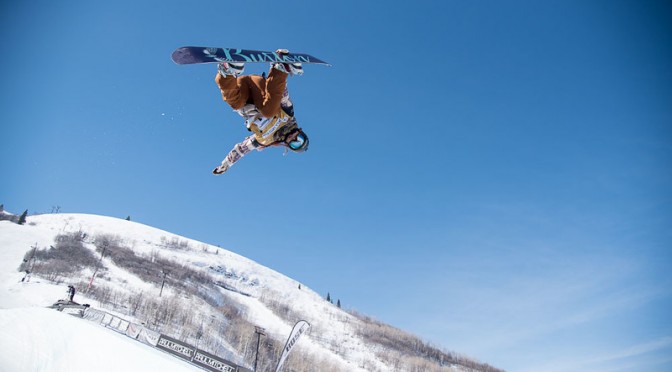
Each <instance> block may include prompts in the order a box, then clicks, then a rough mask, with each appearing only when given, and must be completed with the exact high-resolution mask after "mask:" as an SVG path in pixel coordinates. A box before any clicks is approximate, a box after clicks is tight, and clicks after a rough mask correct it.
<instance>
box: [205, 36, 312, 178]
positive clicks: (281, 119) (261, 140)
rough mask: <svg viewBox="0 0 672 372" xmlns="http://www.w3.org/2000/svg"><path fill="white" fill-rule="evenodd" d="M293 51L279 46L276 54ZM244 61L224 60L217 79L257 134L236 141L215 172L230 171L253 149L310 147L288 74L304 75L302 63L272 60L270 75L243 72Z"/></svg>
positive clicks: (232, 105)
mask: <svg viewBox="0 0 672 372" xmlns="http://www.w3.org/2000/svg"><path fill="white" fill-rule="evenodd" d="M287 53H289V51H288V50H286V49H278V50H277V51H276V54H278V55H283V54H287ZM244 68H245V64H244V63H236V62H222V63H220V64H218V65H217V70H218V72H217V75H216V77H215V82H216V83H217V86H218V87H219V89H220V91H221V93H222V98H223V99H224V101H225V102H226V103H228V104H229V106H231V108H232V109H234V110H235V111H236V112H238V114H240V115H241V116H242V117H243V118H245V125H246V127H247V129H248V130H249V131H250V132H252V133H253V134H252V135H250V136H248V137H247V138H245V140H243V141H242V142H240V143H238V144H236V145H235V146H234V147H233V149H232V150H231V151H230V152H229V154H228V155H227V156H226V158H224V160H223V161H222V164H221V165H220V166H218V167H217V168H215V169H214V170H213V171H212V173H213V174H216V175H219V174H223V173H224V172H226V171H227V170H228V169H229V168H230V167H231V166H232V165H233V164H235V163H236V162H237V161H238V160H240V159H241V158H242V157H243V156H245V155H246V154H248V153H249V152H250V151H252V150H255V149H256V150H257V151H261V150H263V149H265V148H267V147H270V146H286V147H287V148H288V149H289V150H292V151H294V152H304V151H306V150H308V136H306V134H305V133H304V132H303V130H302V129H301V128H299V126H298V125H297V122H296V119H295V118H294V106H293V105H292V102H291V100H290V99H289V94H288V92H287V77H288V76H290V75H292V76H299V75H302V74H303V67H302V66H301V63H281V62H274V63H271V69H270V72H269V73H268V77H267V78H264V77H263V76H259V75H243V76H240V75H241V74H242V73H243V70H244Z"/></svg>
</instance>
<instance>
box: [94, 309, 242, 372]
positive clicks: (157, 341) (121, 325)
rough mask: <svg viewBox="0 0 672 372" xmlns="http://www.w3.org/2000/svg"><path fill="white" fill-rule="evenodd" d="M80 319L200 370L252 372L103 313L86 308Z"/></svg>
mask: <svg viewBox="0 0 672 372" xmlns="http://www.w3.org/2000/svg"><path fill="white" fill-rule="evenodd" d="M82 318H84V319H86V320H88V321H91V322H95V323H98V324H100V325H102V326H105V327H107V328H109V329H112V330H114V331H116V332H119V333H121V334H124V335H126V336H128V337H130V338H132V339H134V340H137V341H140V342H142V343H144V344H147V345H150V346H152V347H155V348H157V349H159V350H162V351H165V352H168V353H170V354H172V355H174V356H176V357H179V358H181V359H183V360H186V361H187V362H189V363H191V364H193V365H195V366H197V367H200V368H202V369H205V370H208V371H213V372H252V370H250V369H247V368H245V367H242V366H239V365H236V364H234V363H232V362H229V361H228V360H224V359H222V358H220V357H218V356H216V355H212V354H210V353H207V352H205V351H203V350H200V349H198V348H196V347H194V346H191V345H189V344H187V343H185V342H182V341H180V340H177V339H174V338H172V337H169V336H166V335H163V334H160V333H158V332H155V331H152V330H151V329H148V328H145V327H144V326H143V325H140V324H135V323H131V322H129V321H127V320H125V319H122V318H120V317H118V316H116V315H112V314H110V313H107V312H105V311H101V310H96V309H92V308H87V309H85V310H84V313H83V315H82Z"/></svg>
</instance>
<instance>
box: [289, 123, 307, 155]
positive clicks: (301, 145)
mask: <svg viewBox="0 0 672 372" xmlns="http://www.w3.org/2000/svg"><path fill="white" fill-rule="evenodd" d="M297 130H298V132H299V134H298V135H297V136H296V138H294V139H293V140H291V141H289V142H287V147H289V149H290V150H292V151H294V152H304V151H306V150H308V143H309V142H310V141H308V136H306V134H305V133H303V131H302V130H301V129H297Z"/></svg>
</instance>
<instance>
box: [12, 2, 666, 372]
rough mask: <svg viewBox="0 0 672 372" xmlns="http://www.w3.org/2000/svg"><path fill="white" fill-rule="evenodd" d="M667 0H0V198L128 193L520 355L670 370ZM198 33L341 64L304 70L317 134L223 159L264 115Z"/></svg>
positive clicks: (354, 301)
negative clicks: (197, 58)
mask: <svg viewBox="0 0 672 372" xmlns="http://www.w3.org/2000/svg"><path fill="white" fill-rule="evenodd" d="M670 8H671V7H670V5H669V2H668V3H667V4H666V2H664V1H636V0H633V1H619V0H614V1H607V0H604V1H588V0H581V1H571V0H570V1H506V2H504V1H483V0H478V1H466V0H465V1H440V0H437V1H426V0H419V1H412V2H401V1H399V2H390V1H387V2H380V1H369V0H356V1H355V0H346V1H331V2H323V1H294V0H286V1H281V2H279V1H273V2H264V1H244V2H241V1H223V0H220V1H214V0H209V1H205V0H204V1H174V0H168V1H166V0H164V1H135V0H134V1H129V0H118V1H105V2H103V1H12V2H3V3H2V5H0V37H1V40H2V45H3V49H2V56H1V59H2V64H1V67H2V68H1V69H0V73H1V74H2V75H1V78H2V91H1V94H2V95H1V100H0V104H1V106H0V120H1V123H2V131H1V132H0V138H1V145H2V149H3V151H2V153H3V156H2V162H1V163H0V174H1V175H2V187H0V203H4V205H5V207H6V209H8V210H10V211H14V212H16V213H20V212H22V211H23V210H24V209H28V210H29V211H30V212H31V213H43V212H50V211H51V210H52V207H54V206H59V207H60V210H61V211H62V212H73V213H92V214H101V215H109V216H116V217H121V218H125V217H126V216H128V215H130V216H131V218H132V219H133V220H135V221H138V222H142V223H146V224H148V225H152V226H155V227H159V228H162V229H165V230H169V231H172V232H175V233H178V234H181V235H184V236H187V237H190V238H194V239H198V240H201V241H205V242H208V243H212V244H218V245H221V246H222V247H224V248H227V249H230V250H233V251H235V252H238V253H240V254H243V255H245V256H248V257H250V258H252V259H254V260H256V261H258V262H260V263H262V264H264V265H266V266H269V267H271V268H273V269H276V270H278V271H280V272H282V273H284V274H287V275H289V276H290V277H293V278H295V279H297V280H300V281H302V282H304V283H305V285H307V286H310V287H312V288H313V289H315V290H317V291H318V292H321V293H324V294H325V295H326V294H327V292H330V293H331V295H332V296H333V297H334V298H338V299H341V301H342V303H343V305H344V306H345V307H348V308H354V309H356V310H358V311H361V312H363V313H366V314H368V315H372V316H374V317H376V318H378V319H380V320H383V321H385V322H388V323H391V324H393V325H395V326H398V327H400V328H403V329H405V330H408V331H411V332H413V333H415V334H417V335H419V336H421V337H423V338H425V339H427V340H430V341H432V342H434V343H436V344H438V345H440V346H442V347H445V348H447V349H449V350H453V351H457V352H462V353H465V354H467V355H470V356H473V357H476V358H479V359H480V360H481V361H483V362H487V363H490V364H492V365H494V366H497V367H500V368H505V369H507V370H511V371H578V370H582V371H588V370H590V371H615V370H619V371H643V370H646V371H670V370H672V316H671V315H670V314H672V169H671V164H672V163H671V161H672V30H671V27H670V24H671V22H672V18H671V14H672V13H671V9H670ZM183 45H212V46H228V47H240V48H250V49H267V50H275V49H277V48H288V49H290V50H293V51H296V52H308V53H311V54H314V55H315V56H318V57H320V58H323V59H325V60H327V61H329V62H331V63H332V64H333V67H331V68H327V67H323V66H306V67H305V71H306V73H305V75H304V76H301V77H296V78H291V79H290V81H289V88H290V92H291V94H292V98H293V100H294V104H295V107H296V113H297V118H298V120H299V123H300V125H301V126H302V127H303V128H304V129H305V130H306V132H307V133H308V134H309V136H310V138H311V148H310V151H308V152H307V153H305V154H300V155H296V154H288V155H287V156H283V152H282V150H280V149H268V150H266V151H263V152H255V153H252V154H250V155H248V156H247V157H246V158H244V159H242V160H241V162H240V163H238V164H236V166H235V167H233V168H232V169H231V170H230V172H229V173H227V174H226V175H224V176H220V177H215V176H213V175H211V174H210V171H211V169H212V168H213V167H214V166H216V165H218V164H219V162H220V161H221V159H222V158H223V157H224V156H225V155H226V154H227V152H228V151H229V150H230V149H231V147H232V146H233V145H234V144H235V143H237V142H239V141H240V140H242V138H243V137H245V136H246V135H247V134H248V132H247V131H246V130H245V129H244V126H243V123H242V119H241V118H240V117H239V116H238V115H237V114H235V113H234V112H232V111H231V110H230V109H229V108H228V106H226V105H225V104H224V102H222V100H221V97H220V95H219V92H218V89H217V87H216V86H215V84H214V75H215V72H216V69H215V67H214V66H212V65H204V66H177V65H175V64H173V62H172V61H171V60H170V54H171V52H172V50H173V49H174V48H176V47H179V46H183ZM266 69H267V66H266V65H249V66H248V67H247V72H250V73H254V72H256V73H260V72H261V71H264V70H266Z"/></svg>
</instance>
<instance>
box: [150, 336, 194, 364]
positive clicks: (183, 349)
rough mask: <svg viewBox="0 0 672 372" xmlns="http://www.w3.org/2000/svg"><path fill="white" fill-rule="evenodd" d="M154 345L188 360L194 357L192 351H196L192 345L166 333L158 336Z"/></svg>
mask: <svg viewBox="0 0 672 372" xmlns="http://www.w3.org/2000/svg"><path fill="white" fill-rule="evenodd" d="M156 347H157V348H159V349H161V350H165V351H167V352H169V353H171V354H173V355H176V356H178V357H180V358H184V359H186V360H189V361H190V360H191V359H192V358H193V357H194V353H195V352H196V349H195V348H194V347H192V346H189V345H187V344H185V343H184V342H182V341H180V340H176V339H174V338H172V337H168V336H166V335H161V337H159V342H158V343H157V344H156Z"/></svg>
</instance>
